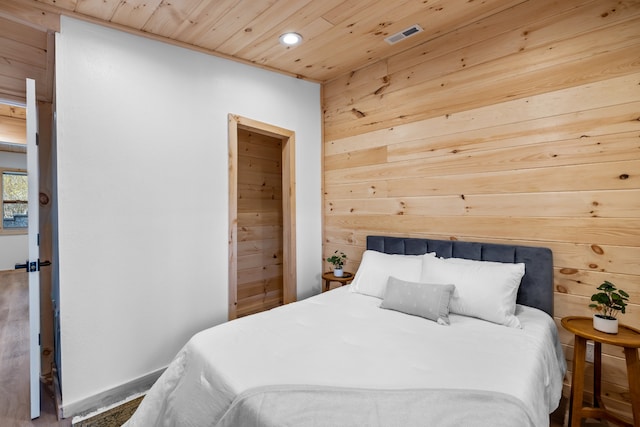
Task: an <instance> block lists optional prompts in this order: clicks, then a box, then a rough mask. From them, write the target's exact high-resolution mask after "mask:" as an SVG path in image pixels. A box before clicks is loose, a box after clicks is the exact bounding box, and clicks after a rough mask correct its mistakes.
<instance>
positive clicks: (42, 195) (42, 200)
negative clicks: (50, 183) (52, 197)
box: [38, 192, 49, 206]
mask: <svg viewBox="0 0 640 427" xmlns="http://www.w3.org/2000/svg"><path fill="white" fill-rule="evenodd" d="M38 200H39V201H40V204H41V205H42V206H46V205H48V204H49V196H48V195H47V194H46V193H43V192H40V194H39V196H38Z"/></svg>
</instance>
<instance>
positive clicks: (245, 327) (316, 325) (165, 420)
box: [125, 236, 566, 427]
mask: <svg viewBox="0 0 640 427" xmlns="http://www.w3.org/2000/svg"><path fill="white" fill-rule="evenodd" d="M515 282H517V283H515ZM480 285H481V286H480ZM422 301H425V302H424V303H423V302H422ZM434 301H435V302H434ZM552 310H553V269H552V255H551V251H550V250H549V249H546V248H538V247H527V246H510V245H498V244H491V243H476V242H462V241H443V240H432V239H417V238H400V237H388V236H368V238H367V250H366V251H365V252H364V253H363V258H362V263H361V265H360V267H359V269H358V271H357V273H356V276H355V278H354V281H353V282H352V284H351V285H347V286H344V287H340V288H337V289H335V290H332V291H329V292H325V293H322V294H320V295H316V296H314V297H311V298H308V299H306V300H303V301H299V302H296V303H293V304H288V305H285V306H282V307H278V308H275V309H272V310H270V311H267V312H263V313H259V314H255V315H252V316H248V317H244V318H240V319H236V320H234V321H231V322H227V323H224V324H221V325H218V326H215V327H213V328H210V329H207V330H204V331H202V332H199V333H198V334H196V335H194V336H193V337H192V338H191V339H190V340H189V342H188V343H187V344H186V345H185V346H184V348H183V349H182V350H181V351H180V352H179V353H178V354H177V355H176V357H175V358H174V360H173V361H172V362H171V364H170V365H169V366H168V368H167V369H166V371H165V372H164V373H163V374H162V376H161V377H160V379H159V380H158V381H157V382H156V383H155V384H154V385H153V387H152V388H151V389H150V390H149V392H148V393H147V395H146V396H145V398H144V399H143V401H142V403H141V404H140V406H139V408H138V410H137V411H136V413H135V414H134V416H133V417H132V418H131V419H130V420H129V421H128V422H127V423H126V424H125V426H127V427H136V426H145V427H146V426H216V427H225V426H242V427H253V426H255V427H257V426H300V427H304V426H403V427H406V426H443V427H446V426H492V427H496V426H505V427H507V426H508V427H516V426H523V427H525V426H533V427H539V426H548V425H549V414H550V413H551V412H552V411H554V410H555V409H556V407H557V406H558V403H559V400H560V397H561V392H562V382H563V378H564V374H565V371H566V362H565V359H564V355H563V352H562V348H561V346H560V343H559V340H558V331H557V328H556V325H555V322H554V321H553V318H552V314H553V313H552Z"/></svg>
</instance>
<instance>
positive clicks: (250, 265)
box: [237, 129, 283, 317]
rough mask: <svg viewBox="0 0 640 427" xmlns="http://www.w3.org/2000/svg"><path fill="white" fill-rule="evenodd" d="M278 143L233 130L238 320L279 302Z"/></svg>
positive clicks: (280, 266)
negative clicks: (235, 164)
mask: <svg viewBox="0 0 640 427" xmlns="http://www.w3.org/2000/svg"><path fill="white" fill-rule="evenodd" d="M281 157H282V140H280V139H278V138H274V137H271V136H267V135H262V134H259V133H254V132H250V131H247V130H244V129H238V308H237V316H238V317H241V316H246V315H248V314H252V313H257V312H259V311H263V310H268V309H271V308H273V307H276V306H278V305H282V302H283V289H282V286H283V260H282V254H283V247H282V245H283V241H282V232H283V226H282V221H283V216H282V162H281Z"/></svg>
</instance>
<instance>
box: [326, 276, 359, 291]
mask: <svg viewBox="0 0 640 427" xmlns="http://www.w3.org/2000/svg"><path fill="white" fill-rule="evenodd" d="M322 278H323V279H324V289H323V290H322V292H326V291H328V290H329V289H330V287H331V282H338V283H340V286H344V285H346V284H347V283H349V282H350V281H352V280H353V273H350V272H348V271H345V272H344V274H343V276H342V277H337V276H336V275H335V274H333V271H327V272H326V273H324V274H323V275H322Z"/></svg>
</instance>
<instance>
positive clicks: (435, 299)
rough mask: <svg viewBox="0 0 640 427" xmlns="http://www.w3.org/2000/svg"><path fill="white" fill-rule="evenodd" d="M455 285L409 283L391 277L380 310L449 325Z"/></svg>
mask: <svg viewBox="0 0 640 427" xmlns="http://www.w3.org/2000/svg"><path fill="white" fill-rule="evenodd" d="M454 290H455V286H454V285H436V284H430V283H416V282H407V281H405V280H400V279H396V278H395V277H393V276H390V277H389V279H388V281H387V289H386V292H385V295H384V299H383V300H382V304H380V308H386V309H389V310H395V311H400V312H402V313H406V314H411V315H413V316H420V317H424V318H425V319H429V320H433V321H434V322H438V323H439V324H441V325H448V324H449V302H450V301H451V295H452V294H453V291H454Z"/></svg>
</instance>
